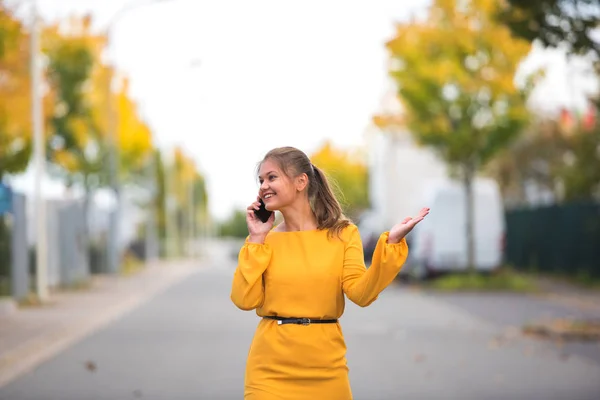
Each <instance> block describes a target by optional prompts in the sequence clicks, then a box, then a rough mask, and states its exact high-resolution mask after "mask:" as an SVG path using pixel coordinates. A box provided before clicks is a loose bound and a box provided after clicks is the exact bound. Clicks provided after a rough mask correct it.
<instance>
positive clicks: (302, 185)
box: [296, 174, 308, 192]
mask: <svg viewBox="0 0 600 400" xmlns="http://www.w3.org/2000/svg"><path fill="white" fill-rule="evenodd" d="M307 186H308V175H306V174H300V175H298V176H297V177H296V190H297V191H298V192H301V191H303V190H304V189H306V187H307Z"/></svg>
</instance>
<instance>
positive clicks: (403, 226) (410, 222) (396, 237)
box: [388, 207, 429, 243]
mask: <svg viewBox="0 0 600 400" xmlns="http://www.w3.org/2000/svg"><path fill="white" fill-rule="evenodd" d="M427 214H429V207H425V208H422V209H421V211H420V212H419V214H418V215H417V216H416V217H412V218H411V217H406V218H404V220H402V222H400V223H398V224H396V225H394V226H393V227H392V229H390V234H389V236H388V243H398V242H400V240H402V238H403V237H405V236H406V235H407V234H408V232H410V231H412V230H413V228H414V227H415V226H416V225H417V224H418V223H419V222H421V221H423V218H425V217H426V216H427Z"/></svg>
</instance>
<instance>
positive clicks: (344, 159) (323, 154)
mask: <svg viewBox="0 0 600 400" xmlns="http://www.w3.org/2000/svg"><path fill="white" fill-rule="evenodd" d="M310 158H311V160H312V161H313V163H314V164H315V165H316V166H317V167H319V168H321V169H322V170H323V171H324V172H325V173H326V174H327V175H328V177H329V178H330V180H331V183H332V184H333V185H334V188H335V189H336V191H337V192H338V193H337V195H338V197H339V199H340V201H341V203H342V206H343V208H344V213H345V214H346V215H348V216H349V217H350V218H357V217H358V216H359V215H360V212H361V211H363V210H365V209H366V208H368V207H369V187H368V173H367V167H366V165H365V164H364V162H362V160H361V159H360V157H359V156H358V155H357V154H352V153H351V152H349V151H342V150H339V149H336V148H334V147H333V145H332V144H331V142H329V141H327V142H325V143H324V144H323V146H322V147H321V148H319V149H318V150H317V151H316V152H315V153H314V154H312V155H311V157H310Z"/></svg>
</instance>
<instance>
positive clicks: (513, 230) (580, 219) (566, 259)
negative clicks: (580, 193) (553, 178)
mask: <svg viewBox="0 0 600 400" xmlns="http://www.w3.org/2000/svg"><path fill="white" fill-rule="evenodd" d="M506 239H507V242H506V262H507V263H508V264H509V265H512V266H513V267H515V268H517V269H521V270H528V271H539V272H545V273H555V274H560V275H565V276H571V277H576V276H585V277H593V278H600V204H599V203H592V202H589V203H576V204H565V205H553V206H546V207H538V208H528V209H513V210H510V211H507V213H506Z"/></svg>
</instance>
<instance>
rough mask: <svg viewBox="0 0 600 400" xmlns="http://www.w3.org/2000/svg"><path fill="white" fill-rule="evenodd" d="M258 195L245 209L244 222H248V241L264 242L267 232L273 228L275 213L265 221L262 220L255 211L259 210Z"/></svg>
mask: <svg viewBox="0 0 600 400" xmlns="http://www.w3.org/2000/svg"><path fill="white" fill-rule="evenodd" d="M260 206H261V204H260V197H257V198H256V201H255V202H254V203H252V204H250V205H249V206H248V208H247V209H246V224H248V233H249V234H250V238H249V242H250V243H264V241H265V237H266V236H267V233H269V231H270V230H271V229H272V228H273V223H274V222H275V213H271V216H270V217H269V219H268V220H267V221H266V222H262V221H261V220H260V218H259V217H258V216H257V215H256V213H255V211H258V210H260Z"/></svg>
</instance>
